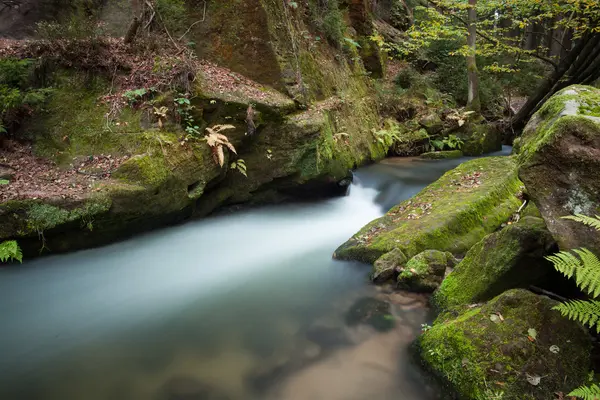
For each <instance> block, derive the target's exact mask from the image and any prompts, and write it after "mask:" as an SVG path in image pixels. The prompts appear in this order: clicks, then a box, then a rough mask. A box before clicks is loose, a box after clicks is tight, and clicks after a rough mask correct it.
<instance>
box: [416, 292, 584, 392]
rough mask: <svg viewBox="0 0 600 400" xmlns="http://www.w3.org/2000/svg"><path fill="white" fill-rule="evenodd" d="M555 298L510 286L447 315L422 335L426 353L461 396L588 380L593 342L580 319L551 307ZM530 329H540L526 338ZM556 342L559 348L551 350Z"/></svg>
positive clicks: (564, 387) (550, 388)
mask: <svg viewBox="0 0 600 400" xmlns="http://www.w3.org/2000/svg"><path fill="white" fill-rule="evenodd" d="M555 304H556V302H554V301H553V300H550V299H549V298H547V297H544V296H537V295H535V294H533V293H531V292H528V291H525V290H511V291H508V292H505V293H504V294H502V295H500V296H498V297H496V298H495V299H493V300H491V301H490V302H489V303H487V304H485V305H484V306H482V307H477V308H472V309H465V310H464V311H462V312H461V313H460V314H459V315H458V316H457V317H454V318H451V317H449V316H448V315H445V316H444V317H443V318H439V319H438V320H437V321H436V322H435V324H434V326H433V328H431V329H429V330H428V331H427V332H425V333H424V334H423V335H422V336H421V337H420V338H419V339H418V347H419V352H420V355H421V359H422V361H423V363H424V365H425V366H426V368H427V369H428V370H430V371H431V372H432V373H433V374H434V375H436V376H437V377H438V378H440V380H441V381H442V383H444V384H445V385H447V386H448V387H449V388H450V389H451V390H453V391H455V392H456V393H457V394H458V395H459V397H460V398H465V399H481V398H487V397H485V394H486V391H487V390H490V389H491V390H493V391H502V392H504V396H503V397H502V398H503V399H506V400H523V399H539V400H546V399H551V398H552V397H553V395H554V392H559V391H560V392H563V393H568V392H569V391H570V390H571V389H573V388H574V387H576V386H578V385H579V384H580V383H582V382H584V380H585V376H586V373H587V370H588V367H589V364H590V354H589V350H590V346H591V342H590V339H589V337H588V336H587V334H586V333H585V332H583V331H582V330H581V328H580V327H579V325H578V324H577V323H574V322H572V321H569V320H567V319H564V318H562V317H561V316H560V314H559V313H558V312H556V311H553V310H552V307H553V306H554V305H555ZM491 315H495V316H496V318H495V319H494V318H490V316H491ZM500 315H501V316H502V319H500V318H499V316H500ZM529 329H535V330H536V331H537V338H536V340H535V341H530V340H529V339H528V338H527V333H528V330H529ZM552 345H557V346H559V348H560V351H559V352H558V353H552V352H551V351H550V350H549V348H550V346H552ZM528 374H529V375H531V376H540V377H542V378H541V382H540V384H539V385H537V386H533V385H531V384H530V383H528V382H527V375H528ZM488 393H489V392H488Z"/></svg>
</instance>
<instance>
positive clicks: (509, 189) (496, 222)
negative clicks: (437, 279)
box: [334, 157, 521, 263]
mask: <svg viewBox="0 0 600 400" xmlns="http://www.w3.org/2000/svg"><path fill="white" fill-rule="evenodd" d="M516 168H517V167H516V163H515V161H514V160H513V159H512V158H510V157H489V158H481V159H476V160H471V161H468V162H466V163H463V164H461V165H460V166H459V167H458V168H456V169H454V170H452V171H449V172H447V173H446V174H445V175H444V176H442V177H441V178H440V179H439V180H438V181H436V182H434V183H433V184H431V185H429V186H427V187H426V188H425V189H423V190H422V191H421V192H420V193H419V194H417V195H416V196H415V197H414V198H412V199H410V200H406V201H404V202H402V203H400V204H398V205H397V206H395V207H394V208H392V209H391V210H390V211H388V213H387V214H386V215H385V216H383V217H381V218H379V219H376V220H374V221H372V222H371V223H369V224H368V225H366V226H365V227H364V228H362V229H361V230H360V231H359V232H358V233H356V234H355V235H354V236H353V237H352V238H351V239H350V240H348V241H347V242H346V243H344V244H343V245H341V246H340V247H339V248H338V249H337V250H336V251H335V253H334V257H336V258H338V259H345V260H358V261H362V262H366V263H374V262H375V261H376V260H377V259H378V258H380V257H381V256H383V255H384V254H386V253H389V252H391V251H394V249H400V250H401V251H402V252H403V253H404V254H405V255H406V256H407V257H413V256H415V255H417V254H418V253H420V252H422V251H424V250H431V249H435V250H440V251H450V252H452V253H454V254H460V253H465V252H466V251H467V250H468V249H469V248H470V247H471V246H473V245H474V244H475V243H477V242H478V241H479V240H481V239H482V238H483V237H484V236H485V235H487V234H488V233H491V232H493V231H495V230H496V229H497V228H498V227H499V226H500V225H501V224H502V223H504V222H505V221H506V220H507V219H508V218H509V217H510V216H511V214H512V213H514V212H515V211H516V210H517V209H518V207H519V206H520V204H521V201H520V200H519V199H518V198H517V194H518V192H519V191H520V188H521V182H520V181H519V179H518V178H517V173H516Z"/></svg>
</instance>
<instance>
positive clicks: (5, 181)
mask: <svg viewBox="0 0 600 400" xmlns="http://www.w3.org/2000/svg"><path fill="white" fill-rule="evenodd" d="M9 183H10V182H9V181H7V180H6V179H0V185H8V184H9Z"/></svg>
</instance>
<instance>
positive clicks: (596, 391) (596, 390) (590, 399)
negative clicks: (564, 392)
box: [568, 383, 600, 400]
mask: <svg viewBox="0 0 600 400" xmlns="http://www.w3.org/2000/svg"><path fill="white" fill-rule="evenodd" d="M568 396H575V397H579V398H582V399H583V400H600V387H599V386H598V385H596V384H594V383H592V384H591V385H590V386H580V387H578V388H577V389H575V390H573V391H572V392H571V393H569V394H568Z"/></svg>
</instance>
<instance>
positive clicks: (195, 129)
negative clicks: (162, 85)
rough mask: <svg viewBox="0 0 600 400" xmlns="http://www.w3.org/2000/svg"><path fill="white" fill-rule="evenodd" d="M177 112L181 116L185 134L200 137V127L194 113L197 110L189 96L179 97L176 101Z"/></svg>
mask: <svg viewBox="0 0 600 400" xmlns="http://www.w3.org/2000/svg"><path fill="white" fill-rule="evenodd" d="M173 101H174V102H175V111H176V112H177V114H178V115H179V119H180V121H181V124H182V125H183V129H184V130H185V132H186V133H187V134H188V135H190V136H194V137H198V136H200V127H199V126H198V125H197V124H196V121H195V120H194V117H193V115H192V111H193V110H194V109H195V108H196V107H195V106H193V105H192V102H191V101H190V99H189V98H188V97H187V96H181V97H177V98H176V99H175V100H173Z"/></svg>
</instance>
